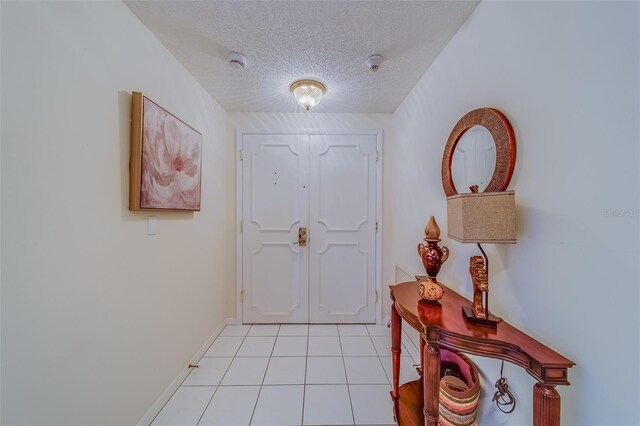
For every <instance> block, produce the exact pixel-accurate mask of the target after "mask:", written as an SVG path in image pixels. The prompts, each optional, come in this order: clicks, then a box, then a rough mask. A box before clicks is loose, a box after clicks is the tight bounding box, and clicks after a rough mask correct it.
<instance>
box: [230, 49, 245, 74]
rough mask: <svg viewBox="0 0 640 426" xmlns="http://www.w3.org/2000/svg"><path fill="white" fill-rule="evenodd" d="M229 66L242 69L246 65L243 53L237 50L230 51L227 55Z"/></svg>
mask: <svg viewBox="0 0 640 426" xmlns="http://www.w3.org/2000/svg"><path fill="white" fill-rule="evenodd" d="M227 60H228V61H229V66H230V67H231V68H233V69H235V70H243V69H245V68H246V66H247V58H245V57H244V55H243V54H241V53H237V52H230V53H229V54H228V55H227Z"/></svg>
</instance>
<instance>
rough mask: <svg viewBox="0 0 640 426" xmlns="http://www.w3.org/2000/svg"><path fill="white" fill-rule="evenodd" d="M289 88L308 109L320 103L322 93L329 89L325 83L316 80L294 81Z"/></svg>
mask: <svg viewBox="0 0 640 426" xmlns="http://www.w3.org/2000/svg"><path fill="white" fill-rule="evenodd" d="M289 88H290V89H291V92H293V96H294V97H295V98H296V101H298V103H299V104H300V105H302V107H303V108H304V109H305V110H307V111H309V110H310V109H311V108H313V107H314V106H316V105H318V104H319V103H320V100H321V99H322V95H324V94H325V93H326V91H327V88H326V87H325V86H324V84H322V83H320V82H319V81H316V80H298V81H294V82H293V83H291V87H289Z"/></svg>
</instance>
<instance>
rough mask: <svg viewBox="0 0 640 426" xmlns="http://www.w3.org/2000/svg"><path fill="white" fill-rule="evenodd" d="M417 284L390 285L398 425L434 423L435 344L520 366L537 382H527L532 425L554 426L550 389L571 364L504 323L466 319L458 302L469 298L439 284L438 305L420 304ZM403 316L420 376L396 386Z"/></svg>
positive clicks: (554, 397) (555, 406) (556, 411)
mask: <svg viewBox="0 0 640 426" xmlns="http://www.w3.org/2000/svg"><path fill="white" fill-rule="evenodd" d="M420 278H421V277H418V279H420ZM418 282H419V281H411V282H406V283H402V284H397V285H393V286H390V289H391V299H392V300H393V305H392V307H391V352H392V363H393V389H392V391H391V398H392V399H393V402H394V412H395V417H396V421H397V423H398V425H426V426H437V425H438V401H439V389H440V348H444V349H450V350H453V351H457V352H465V353H469V354H473V355H480V356H485V357H491V358H497V359H500V360H504V361H508V362H511V363H513V364H516V365H518V366H520V367H522V368H524V369H525V370H526V371H527V372H528V373H529V374H530V375H531V376H533V377H534V378H535V379H536V380H537V383H536V384H535V385H534V386H533V425H534V426H560V395H559V394H558V391H557V390H556V389H555V387H556V385H569V381H568V380H567V370H568V369H569V368H571V367H572V366H573V365H575V364H574V363H573V362H572V361H571V360H569V359H567V358H565V357H563V356H562V355H560V354H558V353H557V352H554V351H553V350H551V349H549V348H548V347H546V346H545V345H543V344H542V343H540V342H538V341H537V340H535V339H533V338H531V337H529V336H528V335H526V334H524V333H523V332H521V331H520V330H518V329H517V328H515V327H513V326H512V325H510V324H509V323H507V322H505V321H502V322H500V323H499V324H498V327H497V329H491V328H487V327H481V326H476V325H472V324H468V323H466V321H465V320H464V318H463V315H462V306H467V305H469V304H470V302H469V300H467V299H465V298H464V297H462V296H461V295H459V294H458V293H456V292H454V291H453V290H451V289H448V288H445V293H444V297H443V298H442V299H440V300H439V301H438V303H433V302H426V301H424V300H422V299H421V298H420V297H419V296H418V291H417V288H418ZM403 319H404V320H405V321H406V322H407V323H408V324H409V325H411V327H413V328H414V329H416V330H417V331H418V332H419V333H420V337H421V338H420V343H421V344H420V370H419V371H420V376H421V377H420V379H418V380H416V381H413V382H409V383H405V384H404V385H402V386H399V379H400V348H401V347H402V346H401V334H402V320H403Z"/></svg>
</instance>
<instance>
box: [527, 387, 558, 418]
mask: <svg viewBox="0 0 640 426" xmlns="http://www.w3.org/2000/svg"><path fill="white" fill-rule="evenodd" d="M533 426H560V394H558V391H557V390H556V388H555V386H546V385H543V384H541V383H536V384H535V385H533Z"/></svg>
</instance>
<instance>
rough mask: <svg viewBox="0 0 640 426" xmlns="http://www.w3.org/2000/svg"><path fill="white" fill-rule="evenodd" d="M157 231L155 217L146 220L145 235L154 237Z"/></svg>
mask: <svg viewBox="0 0 640 426" xmlns="http://www.w3.org/2000/svg"><path fill="white" fill-rule="evenodd" d="M157 229H158V219H157V218H156V217H155V216H149V217H148V218H147V235H156V231H157Z"/></svg>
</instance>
